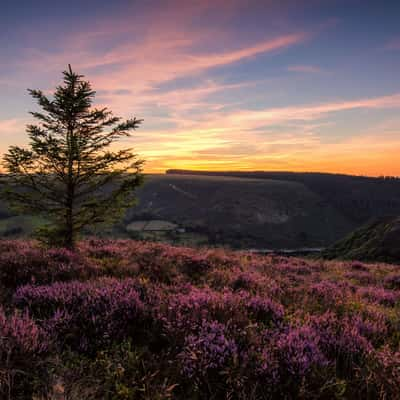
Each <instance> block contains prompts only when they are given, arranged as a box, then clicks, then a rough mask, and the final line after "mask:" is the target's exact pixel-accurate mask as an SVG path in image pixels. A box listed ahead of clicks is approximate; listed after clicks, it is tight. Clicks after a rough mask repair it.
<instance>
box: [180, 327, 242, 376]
mask: <svg viewBox="0 0 400 400" xmlns="http://www.w3.org/2000/svg"><path fill="white" fill-rule="evenodd" d="M178 358H179V359H180V361H181V363H182V373H183V374H184V375H185V376H186V377H188V378H194V379H195V380H196V381H199V382H201V381H203V379H205V378H206V377H207V375H209V374H210V373H212V372H214V373H215V374H216V375H218V374H219V373H220V372H221V371H223V370H224V368H226V367H227V366H228V364H229V363H233V362H234V361H235V360H236V359H237V347H236V344H235V341H234V340H232V339H229V338H228V337H227V332H226V327H225V325H223V324H220V323H219V322H216V321H211V322H208V321H206V320H203V321H202V323H201V325H200V328H199V331H198V332H197V333H196V334H191V335H189V336H188V337H187V338H186V339H185V343H184V346H183V350H182V352H181V353H180V354H179V355H178ZM208 379H209V378H208Z"/></svg>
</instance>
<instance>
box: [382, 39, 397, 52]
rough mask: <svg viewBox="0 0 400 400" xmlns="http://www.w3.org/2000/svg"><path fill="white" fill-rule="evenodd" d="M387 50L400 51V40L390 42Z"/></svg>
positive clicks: (387, 44) (386, 47) (386, 46)
mask: <svg viewBox="0 0 400 400" xmlns="http://www.w3.org/2000/svg"><path fill="white" fill-rule="evenodd" d="M385 49H386V50H400V38H395V39H392V40H390V41H389V42H387V43H386V45H385Z"/></svg>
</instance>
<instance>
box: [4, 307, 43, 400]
mask: <svg viewBox="0 0 400 400" xmlns="http://www.w3.org/2000/svg"><path fill="white" fill-rule="evenodd" d="M49 349H50V342H49V338H48V336H47V335H46V334H45V333H44V331H43V330H42V329H41V328H40V327H39V326H38V325H37V324H36V323H35V322H34V321H32V319H31V318H30V317H29V316H28V314H27V312H24V313H22V314H20V313H13V314H11V315H10V316H6V314H5V313H4V310H3V309H1V308H0V398H2V399H9V400H11V399H28V398H31V397H32V395H33V394H34V393H41V392H43V393H44V392H46V391H47V388H48V384H49V376H48V372H49V370H48V369H47V368H48V365H46V354H47V352H48V351H49Z"/></svg>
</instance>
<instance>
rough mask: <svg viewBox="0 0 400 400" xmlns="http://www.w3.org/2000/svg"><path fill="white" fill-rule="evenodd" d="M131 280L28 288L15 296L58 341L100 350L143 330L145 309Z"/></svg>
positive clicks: (82, 348) (108, 280)
mask: <svg viewBox="0 0 400 400" xmlns="http://www.w3.org/2000/svg"><path fill="white" fill-rule="evenodd" d="M136 287H137V284H136V282H135V281H132V280H130V279H127V280H124V281H120V280H117V279H113V278H104V279H100V280H98V281H92V282H90V283H87V282H76V281H74V282H68V283H54V284H52V285H50V286H32V285H27V286H23V287H21V288H19V289H18V290H17V291H16V293H15V296H14V302H15V304H16V305H17V306H18V307H21V308H23V307H25V308H27V309H29V310H30V311H31V312H32V313H33V315H34V316H35V317H36V318H38V319H40V320H43V321H45V323H44V327H45V328H46V330H47V331H48V332H49V334H51V335H52V336H54V337H56V338H57V339H58V342H59V343H60V342H65V344H68V345H71V346H73V347H74V348H78V349H81V350H88V349H92V348H93V347H94V348H97V347H99V346H102V345H104V344H106V343H110V342H112V341H113V340H118V339H120V338H122V337H124V336H126V335H127V334H128V333H136V332H137V331H138V330H140V329H141V324H142V323H143V321H144V318H145V308H144V305H143V303H142V301H141V300H140V298H139V294H138V291H137V290H136ZM62 344H64V343H62Z"/></svg>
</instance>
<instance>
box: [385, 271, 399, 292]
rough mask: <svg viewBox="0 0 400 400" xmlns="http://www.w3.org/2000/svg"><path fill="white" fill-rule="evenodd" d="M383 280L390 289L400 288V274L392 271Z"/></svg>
mask: <svg viewBox="0 0 400 400" xmlns="http://www.w3.org/2000/svg"><path fill="white" fill-rule="evenodd" d="M383 282H384V285H385V286H386V287H388V288H389V289H400V274H399V273H396V272H392V273H390V274H388V275H386V276H385V279H384V280H383Z"/></svg>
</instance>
